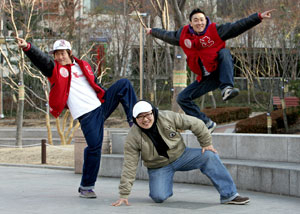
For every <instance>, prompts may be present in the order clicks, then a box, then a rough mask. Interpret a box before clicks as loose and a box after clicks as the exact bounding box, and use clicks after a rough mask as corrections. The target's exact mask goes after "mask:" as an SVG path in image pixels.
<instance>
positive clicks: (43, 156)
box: [41, 139, 47, 164]
mask: <svg viewBox="0 0 300 214" xmlns="http://www.w3.org/2000/svg"><path fill="white" fill-rule="evenodd" d="M41 154H42V157H41V161H42V164H46V157H47V156H46V140H45V139H42V145H41Z"/></svg>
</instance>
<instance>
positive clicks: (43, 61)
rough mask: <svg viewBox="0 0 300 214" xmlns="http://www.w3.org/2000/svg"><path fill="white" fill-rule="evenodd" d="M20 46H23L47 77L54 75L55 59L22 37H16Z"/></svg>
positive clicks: (28, 55)
mask: <svg viewBox="0 0 300 214" xmlns="http://www.w3.org/2000/svg"><path fill="white" fill-rule="evenodd" d="M15 39H16V42H17V44H18V46H19V48H22V49H23V51H24V53H25V54H26V56H27V57H28V58H29V59H30V61H31V62H32V63H33V64H34V65H35V66H36V67H37V68H38V69H39V70H40V71H41V72H42V74H43V75H44V76H46V77H51V76H52V71H53V68H54V66H55V63H54V60H53V59H52V58H51V57H50V56H49V55H48V54H46V53H44V52H42V51H41V50H40V49H38V48H37V47H35V46H34V45H32V44H31V43H29V42H26V41H25V40H24V39H22V38H15Z"/></svg>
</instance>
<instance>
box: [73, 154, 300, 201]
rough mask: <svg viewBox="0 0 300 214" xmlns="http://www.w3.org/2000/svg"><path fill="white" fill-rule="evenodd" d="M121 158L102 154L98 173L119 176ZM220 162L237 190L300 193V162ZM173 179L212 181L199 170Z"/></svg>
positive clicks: (141, 172) (141, 171) (143, 175)
mask: <svg viewBox="0 0 300 214" xmlns="http://www.w3.org/2000/svg"><path fill="white" fill-rule="evenodd" d="M123 160H124V157H123V155H120V154H103V155H102V159H101V167H100V171H99V176H104V177H117V178H119V177H120V176H121V172H122V166H123ZM222 162H223V163H224V165H225V166H226V168H227V169H228V171H229V172H230V174H231V176H232V178H233V180H234V181H235V184H236V186H237V188H238V189H240V190H251V191H258V192H265V193H273V194H279V195H287V196H295V197H300V166H299V164H297V163H285V162H268V161H252V160H236V159H222ZM81 168H82V167H81ZM77 173H81V172H77ZM136 179H142V180H147V179H148V173H147V169H146V167H144V166H143V165H142V164H141V162H140V163H139V165H138V170H137V175H136ZM174 182H180V183H191V184H202V185H212V183H211V182H210V180H209V179H208V178H207V177H206V176H205V175H204V174H202V173H201V172H200V171H199V170H192V171H188V172H176V174H175V176H174Z"/></svg>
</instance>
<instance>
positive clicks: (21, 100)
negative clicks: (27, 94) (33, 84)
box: [16, 72, 24, 147]
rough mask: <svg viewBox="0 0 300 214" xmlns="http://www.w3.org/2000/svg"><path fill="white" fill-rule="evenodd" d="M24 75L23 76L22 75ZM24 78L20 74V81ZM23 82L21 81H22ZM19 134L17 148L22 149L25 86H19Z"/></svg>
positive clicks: (17, 135)
mask: <svg viewBox="0 0 300 214" xmlns="http://www.w3.org/2000/svg"><path fill="white" fill-rule="evenodd" d="M21 73H22V74H21ZM21 76H22V77H23V72H20V79H21ZM20 82H21V81H20ZM22 82H23V81H22ZM17 109H18V111H17V118H16V119H17V121H16V122H17V132H16V146H17V147H22V130H23V113H24V85H23V83H21V84H20V85H19V98H18V107H17Z"/></svg>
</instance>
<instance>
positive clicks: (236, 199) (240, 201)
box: [224, 196, 250, 205]
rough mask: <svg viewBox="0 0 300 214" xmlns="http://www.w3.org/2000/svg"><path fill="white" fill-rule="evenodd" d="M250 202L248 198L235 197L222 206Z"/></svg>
mask: <svg viewBox="0 0 300 214" xmlns="http://www.w3.org/2000/svg"><path fill="white" fill-rule="evenodd" d="M249 202H250V199H249V198H248V197H241V196H236V197H235V198H234V199H232V200H231V201H227V202H225V203H224V204H237V205H244V204H247V203H249Z"/></svg>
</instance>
